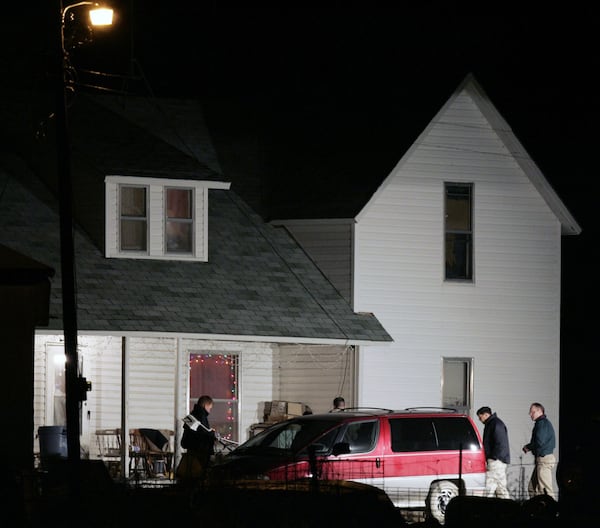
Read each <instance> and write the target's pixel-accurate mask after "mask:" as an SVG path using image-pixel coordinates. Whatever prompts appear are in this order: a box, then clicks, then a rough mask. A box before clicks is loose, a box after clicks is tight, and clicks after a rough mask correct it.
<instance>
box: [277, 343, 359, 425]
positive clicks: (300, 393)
mask: <svg viewBox="0 0 600 528" xmlns="http://www.w3.org/2000/svg"><path fill="white" fill-rule="evenodd" d="M278 363H279V371H280V376H279V390H278V397H277V398H276V399H278V400H283V401H292V402H302V403H305V404H307V405H309V406H310V408H311V410H312V411H313V413H321V412H327V411H329V410H330V409H331V407H332V402H333V398H335V397H336V396H343V397H344V398H345V399H346V402H347V404H348V406H350V405H351V402H352V396H353V391H354V350H353V348H352V347H342V346H322V347H304V346H302V345H285V346H281V347H280V351H279V354H278Z"/></svg>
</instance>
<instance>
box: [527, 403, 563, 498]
mask: <svg viewBox="0 0 600 528" xmlns="http://www.w3.org/2000/svg"><path fill="white" fill-rule="evenodd" d="M529 417H530V418H531V419H532V420H533V421H534V422H535V424H534V425H533V431H532V433H531V441H530V442H529V443H528V444H526V445H524V446H523V452H524V453H529V452H531V453H532V454H533V456H534V457H535V467H534V468H533V473H532V474H531V480H530V481H529V486H528V491H529V496H530V497H535V496H536V495H550V497H552V498H553V499H555V498H556V497H555V496H554V487H553V485H552V470H553V469H554V466H555V465H556V458H555V457H554V448H555V447H556V436H555V434H554V427H552V423H550V420H548V418H547V416H546V410H545V409H544V406H543V405H542V404H541V403H537V402H536V403H532V404H531V406H530V407H529Z"/></svg>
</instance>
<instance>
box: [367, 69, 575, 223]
mask: <svg viewBox="0 0 600 528" xmlns="http://www.w3.org/2000/svg"><path fill="white" fill-rule="evenodd" d="M463 91H466V92H467V93H468V94H469V95H470V96H471V98H472V99H473V101H474V102H475V104H476V105H477V107H478V108H479V110H480V112H481V113H482V114H483V116H484V117H485V118H486V119H487V120H488V122H489V123H490V125H491V127H492V129H493V130H494V132H496V134H497V135H498V137H499V138H500V140H501V141H502V142H503V143H504V146H505V147H506V149H507V150H508V152H510V154H511V155H512V156H513V157H514V159H515V161H516V162H517V163H518V165H519V166H520V167H521V169H522V170H523V172H524V173H525V174H526V175H527V177H528V178H529V180H530V181H531V183H532V184H533V185H534V187H535V188H536V189H537V191H538V192H539V193H540V195H541V196H542V198H544V200H545V201H546V203H547V204H548V207H550V209H551V210H552V212H553V213H554V214H555V215H556V217H557V218H558V219H559V221H560V223H561V226H562V234H563V235H578V234H579V233H581V227H580V226H579V224H578V223H577V221H576V220H575V218H574V217H573V216H572V215H571V213H570V212H569V211H568V209H567V208H566V206H565V205H564V204H563V202H562V201H561V199H560V198H559V197H558V195H557V194H556V192H555V191H554V189H553V188H552V186H551V185H550V183H549V182H548V181H547V180H546V178H545V177H544V175H543V174H542V172H541V171H540V169H539V168H538V166H537V165H536V163H535V162H534V161H533V160H532V159H531V156H530V155H529V154H528V153H527V151H526V150H525V148H524V147H523V145H522V144H521V142H520V141H519V140H518V138H517V137H516V136H515V134H514V133H513V131H512V130H511V128H510V126H509V125H508V123H507V122H506V121H505V120H504V118H503V117H502V116H501V115H500V112H498V110H497V109H496V107H495V106H494V105H493V104H492V102H491V101H490V99H489V97H488V96H487V95H486V93H485V92H484V91H483V89H482V87H481V86H480V84H479V83H478V82H477V80H476V79H475V77H474V76H473V75H472V74H468V75H467V76H466V77H465V79H464V80H463V81H462V83H460V85H459V86H458V87H457V88H456V90H455V91H454V93H453V94H452V96H451V97H450V98H449V99H448V101H447V102H446V103H445V104H444V106H443V107H442V108H441V109H440V110H439V111H438V113H437V114H436V116H434V117H433V118H432V120H431V121H430V123H429V124H428V125H427V127H426V128H425V129H424V130H423V131H422V132H421V133H420V134H419V138H420V137H423V136H425V135H426V134H427V133H428V130H429V129H430V128H431V127H432V125H433V124H434V123H435V122H436V121H437V120H438V116H440V115H443V114H444V113H445V111H446V109H447V107H448V106H450V105H451V104H452V103H453V101H454V99H455V98H456V97H457V96H458V95H459V94H460V93H461V92H463ZM419 138H417V139H415V142H414V143H413V145H414V144H415V143H416V142H417V141H418V139H419ZM411 146H412V145H411ZM409 152H410V150H409V151H407V152H406V153H405V154H404V155H403V156H402V158H401V159H400V160H399V162H398V165H402V164H403V161H404V160H405V159H406V158H408V155H409ZM390 178H391V176H387V178H386V179H385V180H384V181H383V183H382V184H381V186H380V187H379V188H378V190H377V192H376V193H375V194H374V195H373V197H371V199H370V200H369V202H368V203H367V204H366V205H365V207H364V208H363V209H362V210H361V212H360V213H359V214H358V215H357V219H359V218H360V216H361V215H362V214H364V211H365V210H366V209H368V207H369V204H370V203H373V201H374V198H375V196H376V195H377V194H378V193H380V192H381V191H382V190H383V189H384V188H385V187H386V186H387V182H388V181H390Z"/></svg>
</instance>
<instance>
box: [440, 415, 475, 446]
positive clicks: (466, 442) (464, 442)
mask: <svg viewBox="0 0 600 528" xmlns="http://www.w3.org/2000/svg"><path fill="white" fill-rule="evenodd" d="M433 425H434V427H435V431H436V433H437V438H438V449H440V450H446V449H448V450H450V449H461V448H462V449H471V448H472V447H477V448H478V447H480V446H479V441H478V440H477V436H476V434H475V431H474V430H473V427H472V426H471V424H470V423H469V420H467V419H466V418H461V417H456V418H434V419H433Z"/></svg>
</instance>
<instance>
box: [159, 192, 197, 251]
mask: <svg viewBox="0 0 600 528" xmlns="http://www.w3.org/2000/svg"><path fill="white" fill-rule="evenodd" d="M192 210H193V209H192V190H191V189H174V188H167V189H166V212H165V247H166V252H167V253H191V252H192V250H193V240H194V236H193V234H194V223H193V218H192Z"/></svg>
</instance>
